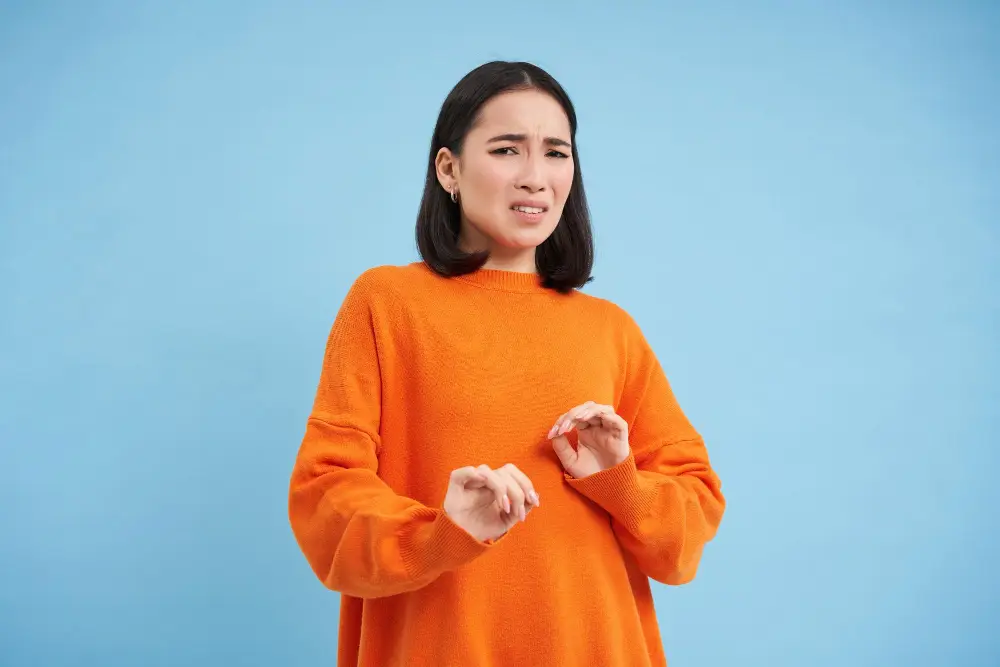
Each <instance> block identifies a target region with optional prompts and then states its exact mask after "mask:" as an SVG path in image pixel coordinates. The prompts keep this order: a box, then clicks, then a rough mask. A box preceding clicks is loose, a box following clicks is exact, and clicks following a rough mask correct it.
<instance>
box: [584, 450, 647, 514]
mask: <svg viewBox="0 0 1000 667" xmlns="http://www.w3.org/2000/svg"><path fill="white" fill-rule="evenodd" d="M566 482H567V483H568V484H569V485H570V486H571V487H573V488H574V489H576V490H577V491H578V492H580V493H581V494H583V495H584V496H586V497H587V498H590V499H591V500H593V501H594V502H595V503H597V504H598V505H600V506H601V507H602V508H604V510H605V511H606V512H607V513H608V514H610V515H611V516H612V517H613V518H615V519H616V520H617V521H618V522H619V523H622V524H624V525H626V526H634V525H637V524H638V523H639V522H640V521H641V518H642V514H643V512H642V509H643V498H642V490H641V489H640V488H639V471H638V469H637V468H636V466H635V455H634V454H632V453H631V452H629V455H628V458H626V459H625V460H624V461H622V462H621V463H619V464H618V465H616V466H613V467H611V468H608V469H607V470H602V471H601V472H597V473H594V474H593V475H588V476H586V477H582V478H580V479H576V478H575V477H573V476H571V475H568V474H567V475H566Z"/></svg>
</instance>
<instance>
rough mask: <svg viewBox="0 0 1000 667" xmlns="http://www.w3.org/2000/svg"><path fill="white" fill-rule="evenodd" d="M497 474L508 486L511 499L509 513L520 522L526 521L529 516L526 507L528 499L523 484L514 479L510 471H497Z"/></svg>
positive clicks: (508, 494)
mask: <svg viewBox="0 0 1000 667" xmlns="http://www.w3.org/2000/svg"><path fill="white" fill-rule="evenodd" d="M497 474H498V475H499V476H500V479H502V480H503V481H504V483H505V484H506V485H507V497H508V498H510V510H509V512H510V513H511V514H513V515H514V516H516V517H517V518H518V519H519V520H520V521H524V520H525V518H527V516H528V512H527V510H525V507H524V501H525V500H526V499H527V498H526V494H525V492H524V489H522V488H521V484H520V483H519V482H518V481H517V480H516V479H514V476H513V475H512V474H511V473H510V471H509V470H506V469H504V468H501V469H499V470H497Z"/></svg>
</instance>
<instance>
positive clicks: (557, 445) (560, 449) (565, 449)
mask: <svg viewBox="0 0 1000 667" xmlns="http://www.w3.org/2000/svg"><path fill="white" fill-rule="evenodd" d="M552 449H553V450H555V453H556V456H558V457H559V463H561V464H562V466H563V468H569V467H570V466H572V465H573V463H575V462H576V450H575V449H573V445H571V444H569V439H568V438H567V437H566V436H565V435H557V436H556V437H554V438H552Z"/></svg>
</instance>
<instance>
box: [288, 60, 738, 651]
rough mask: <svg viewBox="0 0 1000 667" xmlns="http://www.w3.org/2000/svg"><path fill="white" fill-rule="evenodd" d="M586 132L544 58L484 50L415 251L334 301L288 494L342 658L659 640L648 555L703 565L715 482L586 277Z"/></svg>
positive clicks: (661, 381) (672, 568)
mask: <svg viewBox="0 0 1000 667" xmlns="http://www.w3.org/2000/svg"><path fill="white" fill-rule="evenodd" d="M575 138H576V114H575V112H574V110H573V106H572V104H571V103H570V100H569V98H568V97H567V95H566V93H565V92H564V91H563V89H562V87H561V86H560V85H559V84H558V83H557V82H556V81H555V80H553V79H552V77H550V76H549V75H548V74H547V73H545V72H544V71H542V70H541V69H539V68H538V67H535V66H533V65H530V64H527V63H508V62H494V63H488V64H486V65H483V66H481V67H479V68H477V69H475V70H473V71H472V72H470V73H469V74H468V75H466V77H465V78H463V79H462V80H461V81H460V82H459V83H458V85H456V86H455V88H454V89H453V90H452V91H451V93H450V94H449V95H448V98H447V99H446V100H445V102H444V105H443V106H442V108H441V113H440V116H439V118H438V122H437V126H436V128H435V130H434V136H433V140H432V143H431V152H430V160H429V163H428V169H427V181H426V185H425V188H424V194H423V201H422V203H421V206H420V212H419V215H418V219H417V243H418V247H419V249H420V254H421V256H422V259H423V261H422V262H417V263H413V264H410V265H407V266H383V267H378V268H374V269H370V270H368V271H366V272H364V273H363V274H362V275H361V276H360V277H359V278H358V279H357V280H356V281H355V283H354V284H353V286H352V287H351V289H350V291H349V292H348V294H347V296H346V298H345V300H344V303H343V305H342V306H341V309H340V311H339V313H338V314H337V317H336V320H335V322H334V324H333V327H332V331H331V334H330V337H329V340H328V343H327V348H326V355H325V358H324V363H323V367H322V372H321V377H320V382H319V387H318V390H317V394H316V400H315V403H314V406H313V409H312V411H311V414H310V416H309V419H308V421H307V425H306V433H305V437H304V439H303V442H302V444H301V448H300V450H299V454H298V458H297V460H296V463H295V468H294V471H293V473H292V479H291V489H290V503H289V513H290V520H291V525H292V528H293V531H294V533H295V537H296V539H297V541H298V544H299V546H300V547H301V549H302V551H303V553H304V554H305V556H306V558H307V560H308V561H309V564H310V565H311V566H312V568H313V570H314V571H315V573H316V575H317V576H318V577H319V578H320V579H321V580H322V581H323V583H324V584H325V585H326V586H327V587H329V588H331V589H333V590H335V591H339V592H340V593H342V602H341V615H340V638H339V641H340V648H339V661H338V664H339V665H341V666H346V665H363V666H365V667H368V666H375V665H378V666H379V667H385V666H386V665H406V666H407V667H420V666H423V665H428V666H434V667H441V666H442V665H461V666H462V667H472V666H477V665H491V666H495V665H520V666H525V667H528V666H531V667H533V666H538V665H558V666H560V667H571V666H574V665H580V666H581V667H583V666H586V667H595V666H600V665H615V666H625V665H663V664H665V658H664V654H663V649H662V647H661V642H660V636H659V631H658V628H657V621H656V616H655V613H654V609H653V599H652V596H651V593H650V585H649V579H648V578H649V577H651V578H653V579H656V580H658V581H661V582H664V583H667V584H683V583H685V582H688V581H690V580H691V579H692V578H693V577H694V575H695V571H696V569H697V567H698V562H699V559H700V557H701V552H702V548H703V546H704V545H705V543H706V542H708V541H709V540H710V539H711V538H712V537H713V536H714V534H715V532H716V529H717V527H718V525H719V522H720V519H721V517H722V513H723V509H724V500H723V496H722V494H721V492H720V483H719V479H718V477H717V476H716V474H715V473H714V472H713V470H712V469H711V467H710V464H709V460H708V456H707V453H706V450H705V446H704V444H703V442H702V439H701V437H700V436H699V434H698V433H697V432H696V431H695V429H694V428H693V427H692V426H691V424H690V423H689V422H688V420H687V419H686V418H685V416H684V414H683V412H682V411H681V409H680V408H679V407H678V405H677V402H676V401H675V399H674V396H673V394H672V393H671V389H670V385H669V383H668V382H667V379H666V377H665V375H664V372H663V370H662V369H661V367H660V365H659V363H658V362H657V359H656V357H655V355H654V353H653V351H652V350H651V349H650V347H649V345H648V344H647V343H646V341H645V339H644V338H643V335H642V333H641V331H640V330H639V327H638V326H637V325H636V323H635V322H634V321H633V319H632V318H630V317H629V315H628V314H627V313H625V312H624V311H623V310H622V309H620V308H619V307H617V306H615V305H614V304H612V303H610V302H608V301H605V300H602V299H598V298H595V297H592V296H588V295H585V294H583V293H582V292H580V291H578V290H579V288H580V287H582V286H583V285H584V284H585V283H587V282H588V281H589V280H590V270H591V266H592V263H593V247H592V240H591V231H590V222H589V216H588V211H587V203H586V197H585V195H584V190H583V179H582V177H581V174H580V163H579V157H578V154H577V150H576V144H575Z"/></svg>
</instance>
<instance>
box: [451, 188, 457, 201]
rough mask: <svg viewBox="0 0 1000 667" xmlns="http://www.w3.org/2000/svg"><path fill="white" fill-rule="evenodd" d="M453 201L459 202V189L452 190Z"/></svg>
mask: <svg viewBox="0 0 1000 667" xmlns="http://www.w3.org/2000/svg"><path fill="white" fill-rule="evenodd" d="M451 201H452V202H453V203H455V204H457V203H458V189H455V190H452V191H451Z"/></svg>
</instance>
